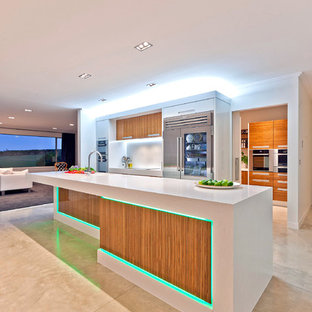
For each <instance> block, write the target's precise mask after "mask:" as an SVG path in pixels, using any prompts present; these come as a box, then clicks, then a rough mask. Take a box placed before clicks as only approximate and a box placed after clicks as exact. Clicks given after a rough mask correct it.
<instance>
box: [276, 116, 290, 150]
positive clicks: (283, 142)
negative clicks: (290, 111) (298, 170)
mask: <svg viewBox="0 0 312 312" xmlns="http://www.w3.org/2000/svg"><path fill="white" fill-rule="evenodd" d="M273 124H274V148H278V149H283V148H287V119H283V120H274V122H273Z"/></svg>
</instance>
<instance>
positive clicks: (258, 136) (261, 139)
mask: <svg viewBox="0 0 312 312" xmlns="http://www.w3.org/2000/svg"><path fill="white" fill-rule="evenodd" d="M273 133H274V124H273V120H271V121H261V122H251V123H249V148H250V149H272V148H274V147H273V145H274V144H273V139H274V135H273Z"/></svg>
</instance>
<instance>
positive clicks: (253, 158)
mask: <svg viewBox="0 0 312 312" xmlns="http://www.w3.org/2000/svg"><path fill="white" fill-rule="evenodd" d="M249 157H250V158H249V159H250V160H249V164H250V168H251V170H252V171H267V172H285V173H287V149H267V150H250V151H249Z"/></svg>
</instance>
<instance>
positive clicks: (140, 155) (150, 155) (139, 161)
mask: <svg viewBox="0 0 312 312" xmlns="http://www.w3.org/2000/svg"><path fill="white" fill-rule="evenodd" d="M123 156H127V157H130V159H131V160H132V167H133V168H136V169H156V168H157V169H160V168H161V163H162V140H161V138H157V139H141V140H140V139H137V140H128V141H115V142H111V143H110V147H109V167H110V168H123V167H122V162H121V158H122V157H123Z"/></svg>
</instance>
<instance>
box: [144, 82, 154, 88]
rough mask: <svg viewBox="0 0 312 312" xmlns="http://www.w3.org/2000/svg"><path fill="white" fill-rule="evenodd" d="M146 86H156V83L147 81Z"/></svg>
mask: <svg viewBox="0 0 312 312" xmlns="http://www.w3.org/2000/svg"><path fill="white" fill-rule="evenodd" d="M146 86H147V87H154V86H156V83H154V82H151V83H148V84H147V85H146Z"/></svg>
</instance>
